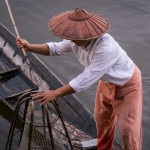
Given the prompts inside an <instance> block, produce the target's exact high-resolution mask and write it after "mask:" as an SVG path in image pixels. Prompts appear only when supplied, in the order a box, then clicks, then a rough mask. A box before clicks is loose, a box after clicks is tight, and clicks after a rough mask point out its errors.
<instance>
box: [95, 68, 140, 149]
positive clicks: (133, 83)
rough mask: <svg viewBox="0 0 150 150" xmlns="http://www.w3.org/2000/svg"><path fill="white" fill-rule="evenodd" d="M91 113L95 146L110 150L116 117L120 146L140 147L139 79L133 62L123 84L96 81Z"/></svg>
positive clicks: (138, 72)
mask: <svg viewBox="0 0 150 150" xmlns="http://www.w3.org/2000/svg"><path fill="white" fill-rule="evenodd" d="M94 116H95V120H96V126H97V136H98V139H97V142H98V148H97V149H98V150H112V146H113V141H114V135H115V128H116V119H117V120H118V125H119V130H120V133H121V138H122V150H141V149H142V147H141V146H142V130H141V129H142V125H141V119H142V117H141V116H142V82H141V73H140V70H139V69H138V67H136V66H135V70H134V74H133V76H132V78H131V79H130V80H129V81H128V82H127V83H126V84H125V85H123V86H117V85H114V84H111V83H104V82H103V81H100V83H99V85H98V89H97V93H96V101H95V109H94Z"/></svg>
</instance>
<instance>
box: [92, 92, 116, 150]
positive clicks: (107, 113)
mask: <svg viewBox="0 0 150 150" xmlns="http://www.w3.org/2000/svg"><path fill="white" fill-rule="evenodd" d="M94 115H95V120H96V126H97V136H98V139H97V140H98V141H97V142H98V146H97V147H98V148H97V149H98V150H112V145H113V141H114V134H115V128H116V115H115V113H114V110H113V107H112V104H111V100H109V99H107V98H106V97H104V96H103V95H102V94H101V93H100V92H99V90H97V95H96V102H95V110H94Z"/></svg>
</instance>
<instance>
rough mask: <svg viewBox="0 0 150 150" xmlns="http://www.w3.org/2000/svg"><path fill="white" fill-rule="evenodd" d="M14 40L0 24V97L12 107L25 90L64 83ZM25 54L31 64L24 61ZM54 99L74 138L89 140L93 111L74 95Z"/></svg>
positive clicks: (94, 134) (92, 133)
mask: <svg viewBox="0 0 150 150" xmlns="http://www.w3.org/2000/svg"><path fill="white" fill-rule="evenodd" d="M15 40H16V38H15V36H14V35H13V34H12V33H11V32H10V31H9V30H8V29H7V28H6V27H4V25H2V24H0V100H1V101H3V102H4V103H5V104H6V105H7V106H8V107H9V108H11V109H12V110H14V109H15V106H16V103H17V100H18V97H19V96H20V95H21V94H23V93H25V92H27V91H34V90H42V91H43V90H48V89H56V88H58V87H60V86H62V85H63V83H62V82H61V81H60V79H58V77H57V76H56V75H55V74H54V73H53V72H52V71H51V70H50V69H49V68H48V67H47V66H46V65H45V64H44V63H43V62H42V61H41V60H40V59H39V58H38V57H37V56H36V55H35V54H27V56H26V57H25V56H24V55H23V53H22V51H21V50H20V49H18V48H17V46H16V44H15V43H16V42H15ZM27 57H28V59H29V61H30V64H27V63H26V62H25V61H26V59H27ZM57 103H58V105H59V108H60V110H61V113H62V115H63V118H64V120H65V122H66V123H67V124H68V125H70V126H72V127H73V129H74V131H78V132H77V133H78V135H77V137H76V138H79V137H82V135H81V134H83V135H86V136H85V137H88V138H87V139H88V140H90V141H91V140H93V139H95V138H96V127H95V122H94V118H93V115H92V114H91V113H90V112H89V111H88V110H87V109H86V107H85V106H84V105H83V104H81V103H80V101H79V99H78V98H77V97H75V96H74V95H70V96H65V97H61V98H59V99H58V100H57ZM70 133H71V134H74V133H73V132H70ZM79 134H80V136H79ZM87 139H86V138H83V139H82V140H84V141H85V140H87ZM91 143H92V142H91ZM92 144H93V143H92ZM94 144H95V140H94ZM88 147H92V146H91V145H89V146H88Z"/></svg>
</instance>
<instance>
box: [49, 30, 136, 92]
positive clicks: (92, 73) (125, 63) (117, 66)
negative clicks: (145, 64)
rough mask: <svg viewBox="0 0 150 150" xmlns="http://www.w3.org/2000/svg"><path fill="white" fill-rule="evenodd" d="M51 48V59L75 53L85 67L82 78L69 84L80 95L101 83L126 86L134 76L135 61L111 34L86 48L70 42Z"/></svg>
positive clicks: (53, 43) (79, 76)
mask: <svg viewBox="0 0 150 150" xmlns="http://www.w3.org/2000/svg"><path fill="white" fill-rule="evenodd" d="M47 45H48V46H49V50H50V55H51V56H56V55H62V54H65V53H67V52H71V51H73V52H74V54H75V56H76V57H77V59H78V61H79V62H80V63H81V65H83V66H84V67H85V69H84V71H83V72H82V73H81V74H79V75H78V76H77V77H76V78H74V79H73V80H71V81H70V82H69V85H70V86H71V87H72V88H73V89H74V90H75V91H76V92H80V91H81V90H85V89H87V88H88V87H90V86H91V85H93V84H94V83H95V82H97V81H98V80H100V79H101V80H103V81H104V82H105V83H114V84H117V85H124V84H125V83H126V82H127V81H128V80H129V79H130V78H131V77H132V75H133V72H134V67H135V65H134V63H133V61H132V60H131V59H130V58H129V57H128V55H127V53H126V52H125V51H124V50H123V49H122V48H121V47H120V46H119V44H118V43H117V42H116V41H115V40H114V39H113V38H112V37H111V36H110V35H109V34H108V33H105V34H104V35H103V36H101V37H99V38H97V39H94V40H92V41H91V42H90V44H89V45H88V46H87V47H86V48H85V47H83V46H77V45H76V44H75V43H73V42H72V41H70V40H63V41H62V42H58V43H56V42H50V43H47Z"/></svg>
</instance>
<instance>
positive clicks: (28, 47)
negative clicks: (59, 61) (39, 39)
mask: <svg viewBox="0 0 150 150" xmlns="http://www.w3.org/2000/svg"><path fill="white" fill-rule="evenodd" d="M16 44H17V46H18V47H19V48H20V49H21V48H24V50H25V51H27V52H33V53H37V54H42V55H50V51H49V47H48V45H47V44H30V43H29V42H28V41H27V40H25V39H21V38H17V39H16Z"/></svg>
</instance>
